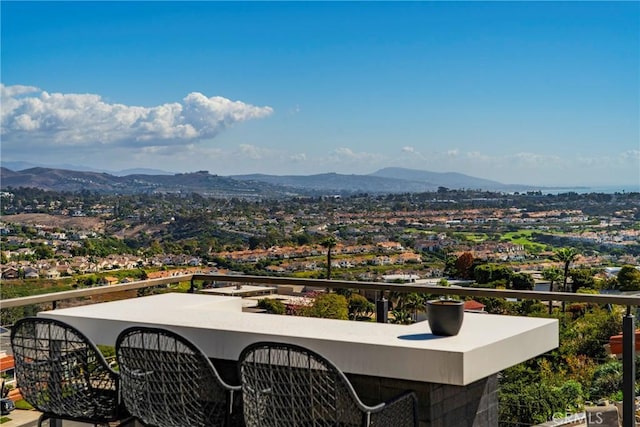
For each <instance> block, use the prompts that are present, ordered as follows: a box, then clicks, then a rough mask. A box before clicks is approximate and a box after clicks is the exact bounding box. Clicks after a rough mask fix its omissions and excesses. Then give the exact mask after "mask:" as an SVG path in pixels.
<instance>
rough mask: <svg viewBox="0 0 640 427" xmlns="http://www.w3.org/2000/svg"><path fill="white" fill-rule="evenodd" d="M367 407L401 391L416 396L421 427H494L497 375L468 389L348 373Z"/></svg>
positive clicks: (495, 419) (496, 418)
mask: <svg viewBox="0 0 640 427" xmlns="http://www.w3.org/2000/svg"><path fill="white" fill-rule="evenodd" d="M347 377H348V378H349V380H350V381H351V383H352V384H353V386H354V388H355V389H356V391H357V393H358V396H359V397H360V398H361V399H362V401H363V402H365V403H366V404H376V403H380V402H382V401H385V400H389V399H392V398H393V397H394V396H397V395H399V394H401V393H403V392H404V391H407V390H413V391H414V392H415V393H416V395H417V396H418V418H419V419H420V426H421V427H497V426H498V376H497V375H492V376H490V377H487V378H484V379H482V380H479V381H476V382H474V383H471V384H469V385H467V386H455V385H447V384H434V383H423V382H418V381H406V380H395V379H390V378H379V377H370V376H364V375H353V374H347Z"/></svg>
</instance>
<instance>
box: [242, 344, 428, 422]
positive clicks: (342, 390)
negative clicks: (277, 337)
mask: <svg viewBox="0 0 640 427" xmlns="http://www.w3.org/2000/svg"><path fill="white" fill-rule="evenodd" d="M239 359H240V360H239V368H240V378H241V381H242V393H243V403H244V418H245V423H246V425H247V426H249V427H253V426H260V427H270V426H273V427H286V426H291V427H294V426H295V427H298V426H380V427H389V426H394V427H404V426H417V425H418V424H417V400H416V395H415V394H414V393H413V392H407V393H404V394H402V395H400V396H398V397H396V398H395V399H393V400H392V401H389V402H385V403H380V404H378V405H375V406H368V405H365V404H364V403H362V401H361V400H360V398H359V397H358V396H357V394H356V392H355V390H354V389H353V386H352V385H351V383H350V382H349V380H348V379H347V377H346V376H345V375H344V373H343V372H342V371H340V370H339V369H338V368H337V367H336V366H335V365H334V364H333V363H332V362H330V361H329V360H327V359H326V358H324V357H323V356H321V355H319V354H317V353H315V352H314V351H312V350H309V349H307V348H304V347H301V346H297V345H294V344H286V343H275V342H258V343H254V344H251V345H249V346H248V347H246V348H245V349H244V350H243V351H242V353H241V354H240V358H239Z"/></svg>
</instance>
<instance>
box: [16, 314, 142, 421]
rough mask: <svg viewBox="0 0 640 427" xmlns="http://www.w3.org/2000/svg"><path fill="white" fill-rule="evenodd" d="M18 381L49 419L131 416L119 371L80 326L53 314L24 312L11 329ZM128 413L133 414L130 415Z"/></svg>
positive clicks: (31, 402)
mask: <svg viewBox="0 0 640 427" xmlns="http://www.w3.org/2000/svg"><path fill="white" fill-rule="evenodd" d="M11 347H12V349H13V355H14V358H15V372H16V379H17V385H18V387H19V388H20V392H21V393H22V396H23V397H24V399H25V400H26V401H27V402H29V404H31V406H33V407H34V408H36V409H37V410H38V411H40V412H42V415H41V416H40V419H39V421H38V426H40V425H42V423H43V422H44V420H46V419H50V418H53V419H60V420H71V421H79V422H83V423H88V424H93V425H98V424H108V423H109V422H114V421H118V420H124V421H125V422H126V421H129V420H128V419H127V417H128V414H127V413H126V411H125V410H124V406H123V405H121V404H120V394H119V377H118V374H117V373H116V372H115V371H114V370H112V369H111V368H110V367H109V365H108V363H107V361H106V360H105V358H104V356H103V355H102V353H100V351H99V350H98V349H97V347H96V346H95V344H94V343H93V342H91V341H90V340H89V339H88V338H87V337H86V336H85V335H84V334H83V333H82V332H80V331H78V330H77V329H76V328H74V327H73V326H71V325H68V324H66V323H64V322H61V321H59V320H54V319H46V318H40V317H26V318H23V319H20V320H18V321H17V322H16V323H15V325H14V326H13V328H12V329H11ZM129 418H130V417H129Z"/></svg>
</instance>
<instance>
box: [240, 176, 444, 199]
mask: <svg viewBox="0 0 640 427" xmlns="http://www.w3.org/2000/svg"><path fill="white" fill-rule="evenodd" d="M230 177H231V178H233V179H237V180H241V181H259V182H266V183H269V184H273V185H281V186H285V187H291V188H295V189H298V190H315V191H322V192H333V193H376V194H379V193H419V192H425V191H434V190H436V189H437V187H434V186H433V185H430V184H428V183H424V182H417V181H410V180H405V179H398V178H393V177H389V178H387V177H383V176H374V175H342V174H338V173H323V174H317V175H262V174H252V175H231V176H230Z"/></svg>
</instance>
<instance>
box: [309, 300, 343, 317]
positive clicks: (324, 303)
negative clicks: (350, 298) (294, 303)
mask: <svg viewBox="0 0 640 427" xmlns="http://www.w3.org/2000/svg"><path fill="white" fill-rule="evenodd" d="M305 315H308V316H309V317H322V318H323V319H342V320H348V319H349V306H348V304H347V299H346V298H345V297H344V296H342V295H338V294H320V295H318V296H317V297H316V299H315V300H314V301H313V305H312V306H311V307H309V310H308V311H305Z"/></svg>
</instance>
